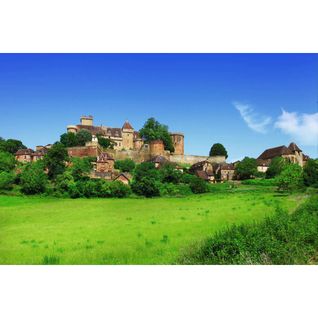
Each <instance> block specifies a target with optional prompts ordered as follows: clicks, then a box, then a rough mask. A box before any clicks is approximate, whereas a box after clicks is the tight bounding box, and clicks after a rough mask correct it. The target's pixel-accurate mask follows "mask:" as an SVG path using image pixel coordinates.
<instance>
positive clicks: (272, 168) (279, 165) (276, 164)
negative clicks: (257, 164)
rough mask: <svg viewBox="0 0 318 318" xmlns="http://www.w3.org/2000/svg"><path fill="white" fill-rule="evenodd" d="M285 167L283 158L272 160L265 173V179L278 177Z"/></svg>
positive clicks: (285, 163)
mask: <svg viewBox="0 0 318 318" xmlns="http://www.w3.org/2000/svg"><path fill="white" fill-rule="evenodd" d="M286 165H287V162H286V160H285V159H284V158H282V157H275V158H273V159H272V161H271V163H270V164H269V167H268V169H267V171H266V178H268V179H270V178H274V177H276V176H278V175H279V174H280V173H281V172H282V170H283V169H284V167H285V166H286Z"/></svg>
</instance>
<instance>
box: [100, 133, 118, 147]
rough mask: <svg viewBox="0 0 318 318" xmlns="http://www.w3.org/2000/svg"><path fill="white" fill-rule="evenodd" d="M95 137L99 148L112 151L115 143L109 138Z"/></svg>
mask: <svg viewBox="0 0 318 318" xmlns="http://www.w3.org/2000/svg"><path fill="white" fill-rule="evenodd" d="M96 137H97V140H98V143H99V145H100V146H101V147H103V148H105V149H114V146H115V144H116V143H115V142H114V141H113V140H111V139H110V138H105V137H102V136H101V135H97V136H96Z"/></svg>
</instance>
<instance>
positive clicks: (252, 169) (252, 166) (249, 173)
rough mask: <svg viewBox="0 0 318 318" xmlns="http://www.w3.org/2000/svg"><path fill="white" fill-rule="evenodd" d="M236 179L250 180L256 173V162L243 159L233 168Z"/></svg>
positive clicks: (252, 159)
mask: <svg viewBox="0 0 318 318" xmlns="http://www.w3.org/2000/svg"><path fill="white" fill-rule="evenodd" d="M235 171H236V175H237V177H238V179H240V180H245V179H250V178H251V177H253V176H255V174H256V173H257V161H256V159H254V158H249V157H245V158H244V159H243V160H242V161H240V162H239V163H238V164H237V165H236V167H235Z"/></svg>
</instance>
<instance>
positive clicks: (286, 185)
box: [277, 164, 304, 191]
mask: <svg viewBox="0 0 318 318" xmlns="http://www.w3.org/2000/svg"><path fill="white" fill-rule="evenodd" d="M277 185H278V190H282V191H295V190H298V189H300V188H301V187H302V186H303V185H304V180H303V171H302V168H301V167H300V166H299V165H298V164H288V165H286V167H285V168H284V169H283V171H282V172H281V174H280V175H279V176H278V177H277Z"/></svg>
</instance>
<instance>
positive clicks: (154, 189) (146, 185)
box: [131, 177, 160, 198]
mask: <svg viewBox="0 0 318 318" xmlns="http://www.w3.org/2000/svg"><path fill="white" fill-rule="evenodd" d="M131 189H132V190H133V192H134V193H136V194H138V195H143V196H145V197H147V198H151V197H156V196H159V195H160V187H159V183H158V182H157V181H155V180H154V179H153V178H149V177H143V178H142V179H140V180H134V181H133V182H132V184H131Z"/></svg>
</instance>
